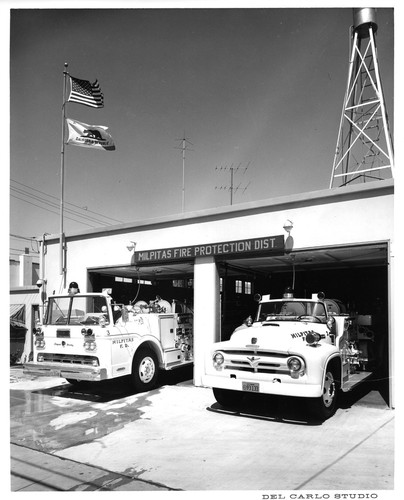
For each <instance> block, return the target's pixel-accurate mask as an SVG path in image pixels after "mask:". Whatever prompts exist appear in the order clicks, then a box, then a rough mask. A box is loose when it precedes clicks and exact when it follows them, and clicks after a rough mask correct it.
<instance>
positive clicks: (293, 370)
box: [287, 356, 304, 378]
mask: <svg viewBox="0 0 404 500" xmlns="http://www.w3.org/2000/svg"><path fill="white" fill-rule="evenodd" d="M287 364H288V368H289V371H290V375H291V377H293V378H297V377H298V376H299V375H300V374H303V373H304V361H303V360H302V359H300V358H297V357H296V356H292V357H290V358H289V359H288V362H287Z"/></svg>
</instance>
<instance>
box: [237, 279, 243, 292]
mask: <svg viewBox="0 0 404 500" xmlns="http://www.w3.org/2000/svg"><path fill="white" fill-rule="evenodd" d="M236 293H243V282H242V281H241V280H236Z"/></svg>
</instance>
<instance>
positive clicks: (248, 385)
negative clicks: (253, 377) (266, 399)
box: [243, 382, 260, 392]
mask: <svg viewBox="0 0 404 500" xmlns="http://www.w3.org/2000/svg"><path fill="white" fill-rule="evenodd" d="M243 391H247V392H260V385H259V384H256V383H255V382H243Z"/></svg>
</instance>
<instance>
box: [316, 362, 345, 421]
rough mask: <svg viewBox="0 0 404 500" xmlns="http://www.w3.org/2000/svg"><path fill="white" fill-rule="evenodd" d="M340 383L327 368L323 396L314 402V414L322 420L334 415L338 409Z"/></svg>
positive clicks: (332, 371)
mask: <svg viewBox="0 0 404 500" xmlns="http://www.w3.org/2000/svg"><path fill="white" fill-rule="evenodd" d="M339 390H340V383H339V381H338V379H337V376H336V373H335V371H334V370H332V369H330V368H328V367H327V370H326V372H325V377H324V386H323V394H322V395H321V396H320V397H319V398H316V399H315V400H314V408H313V409H314V414H315V415H316V416H317V417H319V418H320V419H322V420H326V419H327V418H330V417H332V416H333V415H334V413H335V412H336V410H337V407H338V393H339Z"/></svg>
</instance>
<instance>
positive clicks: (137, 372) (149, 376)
mask: <svg viewBox="0 0 404 500" xmlns="http://www.w3.org/2000/svg"><path fill="white" fill-rule="evenodd" d="M158 371H159V368H158V360H157V356H156V354H155V352H154V351H153V350H152V349H150V348H147V347H143V348H140V349H139V350H138V351H137V352H136V353H135V357H134V358H133V364H132V383H133V385H134V387H135V389H136V390H137V391H138V392H146V391H150V390H151V389H153V388H154V387H155V386H156V383H157V376H158Z"/></svg>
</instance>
